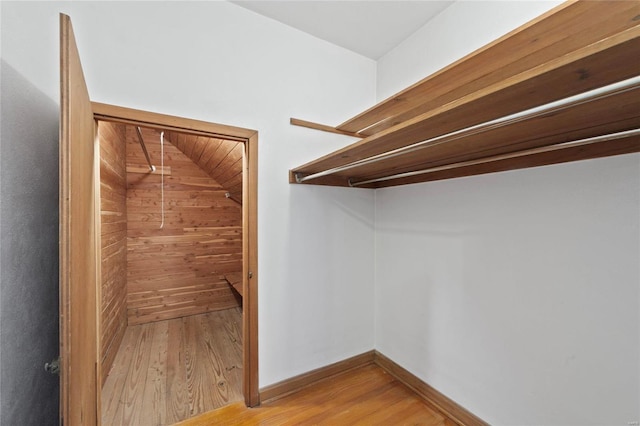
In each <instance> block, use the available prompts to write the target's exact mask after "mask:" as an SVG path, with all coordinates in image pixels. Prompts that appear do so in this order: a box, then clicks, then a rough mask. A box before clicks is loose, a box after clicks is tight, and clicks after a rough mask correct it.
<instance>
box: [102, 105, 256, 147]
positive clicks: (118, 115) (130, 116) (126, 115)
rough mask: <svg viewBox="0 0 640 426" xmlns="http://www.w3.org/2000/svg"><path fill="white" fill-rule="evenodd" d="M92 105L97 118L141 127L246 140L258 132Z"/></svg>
mask: <svg viewBox="0 0 640 426" xmlns="http://www.w3.org/2000/svg"><path fill="white" fill-rule="evenodd" d="M91 107H92V109H93V113H94V116H95V118H96V120H102V121H110V122H114V123H122V124H131V125H134V126H141V127H152V128H155V129H159V130H165V131H178V132H181V133H189V134H193V135H203V136H206V137H209V138H218V137H219V138H222V139H226V140H235V141H238V142H245V141H246V140H247V139H249V138H250V137H252V136H254V135H256V133H257V132H256V131H255V130H251V129H245V128H242V127H235V126H229V125H226V124H219V123H211V122H208V121H201V120H194V119H191V118H185V117H176V116H173V115H167V114H159V113H156V112H150V111H143V110H139V109H134V108H127V107H123V106H118V105H110V104H103V103H100V102H92V103H91Z"/></svg>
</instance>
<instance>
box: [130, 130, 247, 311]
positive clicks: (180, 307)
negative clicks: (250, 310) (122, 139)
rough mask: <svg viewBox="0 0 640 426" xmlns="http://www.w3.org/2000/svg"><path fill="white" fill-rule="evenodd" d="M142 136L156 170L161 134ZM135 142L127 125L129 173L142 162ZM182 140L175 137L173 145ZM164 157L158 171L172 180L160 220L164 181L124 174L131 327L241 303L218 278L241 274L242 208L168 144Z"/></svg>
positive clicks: (146, 132)
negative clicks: (168, 171)
mask: <svg viewBox="0 0 640 426" xmlns="http://www.w3.org/2000/svg"><path fill="white" fill-rule="evenodd" d="M142 132H143V137H144V139H145V144H146V146H147V150H148V152H149V155H150V157H151V160H152V162H153V163H154V165H155V164H158V165H160V164H161V155H160V153H161V147H160V133H159V132H158V131H156V130H151V129H142ZM136 138H137V135H136V133H135V131H134V129H133V128H132V127H131V126H127V131H126V152H127V165H128V167H131V165H134V164H138V165H139V164H144V154H143V153H142V150H141V149H140V146H139V144H138V142H137V139H136ZM185 138H187V136H180V137H178V138H177V139H176V140H178V142H176V143H182V142H180V141H183V140H184V139H185ZM204 142H206V143H209V141H204ZM223 142H226V141H223ZM229 143H230V144H232V145H233V146H235V145H237V144H236V143H235V142H229ZM183 149H185V148H184V147H183ZM187 151H188V150H187ZM164 154H165V156H164V166H165V168H168V167H170V168H171V175H170V176H164V216H163V214H162V192H161V188H162V176H160V175H158V174H153V173H138V172H135V173H133V172H129V173H127V182H128V183H127V185H128V190H127V218H128V220H127V236H128V242H127V316H128V320H129V324H141V323H144V322H149V321H158V320H163V319H169V318H177V317H180V316H185V315H194V314H198V313H203V312H210V311H213V310H219V309H228V308H231V307H237V306H239V304H240V300H239V298H238V297H237V295H236V294H235V293H234V292H233V291H232V290H231V289H230V288H229V287H228V285H227V282H226V280H225V279H224V275H225V274H226V273H232V272H236V273H239V272H240V271H242V207H241V206H239V205H238V204H237V203H235V202H233V201H232V200H229V199H227V198H226V197H225V195H224V194H225V188H223V187H222V186H221V185H220V184H219V183H218V182H217V181H215V180H214V179H212V178H211V177H210V176H209V175H208V174H207V173H205V172H204V171H203V170H201V169H200V168H199V167H198V166H197V165H196V164H195V163H194V162H193V161H192V159H191V158H189V157H188V156H187V155H185V154H184V153H183V152H182V151H181V150H180V149H178V148H176V147H174V146H173V145H172V144H171V143H169V140H165V144H164ZM241 172H242V170H241ZM163 220H164V225H163V227H162V229H160V225H161V223H162V222H163Z"/></svg>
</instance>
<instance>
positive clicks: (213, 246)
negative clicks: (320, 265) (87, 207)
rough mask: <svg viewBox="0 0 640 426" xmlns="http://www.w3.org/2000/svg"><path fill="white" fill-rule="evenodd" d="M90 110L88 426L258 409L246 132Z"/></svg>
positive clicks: (252, 165) (253, 180) (252, 180)
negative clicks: (94, 264) (94, 375)
mask: <svg viewBox="0 0 640 426" xmlns="http://www.w3.org/2000/svg"><path fill="white" fill-rule="evenodd" d="M92 108H93V111H94V118H95V119H96V120H97V123H98V125H97V129H98V130H97V137H98V141H99V148H100V209H99V211H100V232H99V233H98V235H99V236H100V259H101V262H100V273H99V276H100V279H99V280H98V282H99V283H101V284H100V286H99V289H98V295H97V297H98V303H99V309H98V334H99V339H100V340H99V342H100V343H99V346H98V351H99V362H98V365H99V368H98V378H99V389H98V398H99V402H101V406H102V407H101V410H100V416H99V418H101V419H102V423H103V424H146V423H149V424H171V423H174V422H177V421H180V420H184V419H186V418H189V417H192V416H195V415H198V414H201V413H203V412H206V411H210V410H213V409H216V408H219V407H222V406H224V405H227V404H229V403H232V402H236V401H239V400H243V399H244V401H245V403H246V404H247V405H248V406H255V405H258V404H259V399H258V398H259V396H258V388H257V384H258V383H257V378H258V376H257V247H256V242H257V220H256V214H257V206H256V202H257V188H256V186H257V176H256V172H257V133H256V132H254V131H250V130H246V129H239V128H234V127H229V126H222V125H217V124H212V123H205V122H200V121H195V120H189V119H182V118H177V117H171V116H165V115H161V114H155V113H148V112H144V111H137V110H132V109H128V108H122V107H115V106H111V105H104V104H97V103H94V104H92ZM100 384H103V387H102V388H101V392H100ZM123 422H124V423H123Z"/></svg>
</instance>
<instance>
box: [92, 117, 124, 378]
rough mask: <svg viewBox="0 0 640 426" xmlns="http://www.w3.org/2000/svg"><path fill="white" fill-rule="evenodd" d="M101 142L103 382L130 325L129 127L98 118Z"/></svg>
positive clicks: (101, 349)
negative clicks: (127, 157)
mask: <svg viewBox="0 0 640 426" xmlns="http://www.w3.org/2000/svg"><path fill="white" fill-rule="evenodd" d="M98 140H99V143H100V221H101V232H100V239H101V247H102V254H101V263H102V268H101V284H100V288H101V306H102V308H101V311H100V315H101V330H100V336H101V344H100V351H101V352H100V356H101V360H102V377H101V380H102V383H104V381H105V380H106V378H107V375H108V374H109V371H110V369H111V366H112V365H113V361H114V359H115V357H116V353H117V352H118V348H119V347H120V342H121V341H122V338H123V336H124V333H125V330H126V327H127V310H126V301H127V271H126V265H127V186H126V185H127V183H126V179H127V173H126V150H125V128H124V125H122V124H115V123H107V122H98Z"/></svg>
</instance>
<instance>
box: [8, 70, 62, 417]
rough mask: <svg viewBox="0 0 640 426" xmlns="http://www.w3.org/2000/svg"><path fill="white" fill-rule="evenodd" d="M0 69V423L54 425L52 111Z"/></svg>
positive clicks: (16, 76)
mask: <svg viewBox="0 0 640 426" xmlns="http://www.w3.org/2000/svg"><path fill="white" fill-rule="evenodd" d="M1 67H2V68H1V76H2V82H1V83H2V94H1V100H0V102H1V103H0V107H1V109H0V111H1V113H2V120H1V123H2V127H1V133H0V135H1V136H2V144H1V145H0V423H1V424H3V425H57V424H58V405H59V386H58V376H52V375H50V374H49V373H46V372H45V371H44V368H43V365H44V363H45V362H49V361H51V360H52V359H53V358H55V357H56V356H57V355H58V124H59V107H58V105H57V104H56V103H55V102H54V101H53V100H51V98H49V97H47V96H46V95H45V94H44V93H42V92H41V91H40V90H38V89H37V88H36V87H34V85H33V84H31V83H30V82H29V81H28V80H26V79H25V77H24V76H22V75H21V74H20V73H18V72H17V71H16V70H15V69H14V68H13V67H11V66H10V65H9V64H7V63H6V62H5V61H4V60H3V61H2V63H1Z"/></svg>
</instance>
